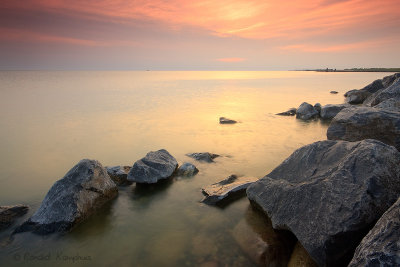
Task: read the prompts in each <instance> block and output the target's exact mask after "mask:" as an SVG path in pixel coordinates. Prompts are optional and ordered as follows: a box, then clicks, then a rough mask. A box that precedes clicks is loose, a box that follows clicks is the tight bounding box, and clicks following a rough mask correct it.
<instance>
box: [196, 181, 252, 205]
mask: <svg viewBox="0 0 400 267" xmlns="http://www.w3.org/2000/svg"><path fill="white" fill-rule="evenodd" d="M257 180H258V179H257V178H255V177H238V176H236V175H234V174H232V175H230V176H229V177H228V178H226V179H225V180H222V181H220V182H218V183H215V184H212V185H209V186H206V187H204V188H202V192H203V194H204V195H205V196H206V197H205V198H204V200H203V201H202V202H204V203H206V204H209V205H216V204H218V203H220V202H222V201H223V202H224V203H226V202H227V201H229V200H230V199H234V198H236V197H237V195H238V194H239V195H240V193H244V192H245V191H246V188H247V187H248V186H249V185H250V184H252V183H254V182H255V181H257Z"/></svg>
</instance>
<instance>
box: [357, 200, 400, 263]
mask: <svg viewBox="0 0 400 267" xmlns="http://www.w3.org/2000/svg"><path fill="white" fill-rule="evenodd" d="M399 240H400V198H399V199H398V200H397V201H396V202H395V203H394V204H393V205H392V206H391V207H390V208H389V209H388V210H387V211H386V212H385V213H384V214H383V215H382V217H381V218H380V219H379V221H378V222H377V223H376V224H375V226H374V228H372V230H371V231H369V233H368V234H367V235H366V236H365V237H364V238H363V240H362V241H361V243H360V245H359V246H358V247H357V249H356V252H355V253H354V257H353V259H352V260H351V262H350V264H349V266H354V267H355V266H400V242H399Z"/></svg>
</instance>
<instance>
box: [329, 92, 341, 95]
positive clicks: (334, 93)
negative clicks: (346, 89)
mask: <svg viewBox="0 0 400 267" xmlns="http://www.w3.org/2000/svg"><path fill="white" fill-rule="evenodd" d="M330 93H331V94H333V95H336V94H338V93H339V92H338V91H330Z"/></svg>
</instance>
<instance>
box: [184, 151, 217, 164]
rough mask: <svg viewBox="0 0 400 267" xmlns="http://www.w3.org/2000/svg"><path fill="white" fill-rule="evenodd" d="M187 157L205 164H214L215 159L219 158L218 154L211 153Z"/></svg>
mask: <svg viewBox="0 0 400 267" xmlns="http://www.w3.org/2000/svg"><path fill="white" fill-rule="evenodd" d="M186 156H188V157H190V158H193V159H195V160H198V161H205V162H209V163H211V162H214V159H215V158H217V157H219V155H218V154H213V153H209V152H200V153H189V154H186Z"/></svg>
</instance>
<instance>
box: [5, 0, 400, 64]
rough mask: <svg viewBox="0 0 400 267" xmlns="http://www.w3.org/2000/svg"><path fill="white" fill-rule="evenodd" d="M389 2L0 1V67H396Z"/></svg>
mask: <svg viewBox="0 0 400 267" xmlns="http://www.w3.org/2000/svg"><path fill="white" fill-rule="evenodd" d="M399 48H400V3H399V0H286V1H282V0H198V1H189V0H132V1H127V0H80V1H76V0H1V1H0V69H2V70H20V69H24V70H30V69H33V70H36V69H45V70H293V69H310V68H326V67H329V68H338V69H341V68H352V67H400V53H399Z"/></svg>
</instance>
